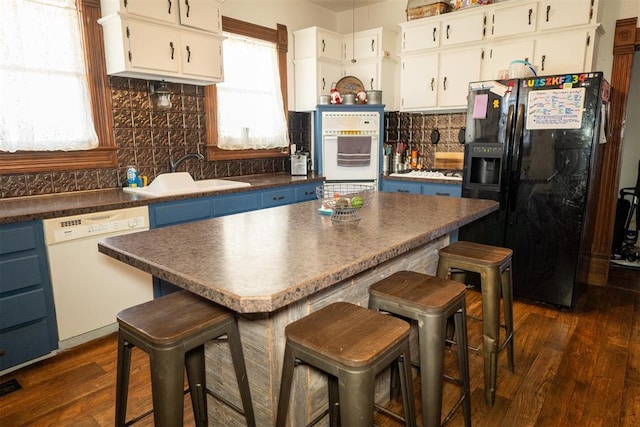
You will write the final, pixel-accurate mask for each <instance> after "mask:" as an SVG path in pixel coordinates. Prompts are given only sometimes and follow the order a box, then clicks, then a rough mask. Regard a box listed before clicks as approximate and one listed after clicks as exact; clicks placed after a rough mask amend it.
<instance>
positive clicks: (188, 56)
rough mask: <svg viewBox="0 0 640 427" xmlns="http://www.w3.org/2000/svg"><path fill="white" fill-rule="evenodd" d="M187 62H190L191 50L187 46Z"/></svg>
mask: <svg viewBox="0 0 640 427" xmlns="http://www.w3.org/2000/svg"><path fill="white" fill-rule="evenodd" d="M187 62H191V49H190V48H189V46H187Z"/></svg>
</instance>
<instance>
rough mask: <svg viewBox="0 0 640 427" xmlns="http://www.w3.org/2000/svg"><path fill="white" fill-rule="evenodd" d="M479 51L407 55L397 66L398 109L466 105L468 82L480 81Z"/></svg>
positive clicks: (449, 108)
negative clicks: (398, 75)
mask: <svg viewBox="0 0 640 427" xmlns="http://www.w3.org/2000/svg"><path fill="white" fill-rule="evenodd" d="M481 57H482V51H481V49H480V48H477V47H476V48H470V49H458V50H447V51H441V52H440V53H422V54H416V55H407V56H406V57H403V58H402V61H401V64H400V109H401V110H402V111H424V110H432V109H436V108H437V109H447V110H451V109H459V108H461V107H462V106H466V103H467V90H468V87H469V83H470V82H472V81H477V80H480V65H481Z"/></svg>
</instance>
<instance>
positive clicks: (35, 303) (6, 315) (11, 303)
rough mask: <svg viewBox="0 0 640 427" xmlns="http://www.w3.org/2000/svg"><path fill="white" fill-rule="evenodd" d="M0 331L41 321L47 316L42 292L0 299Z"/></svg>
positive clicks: (37, 291)
mask: <svg viewBox="0 0 640 427" xmlns="http://www.w3.org/2000/svg"><path fill="white" fill-rule="evenodd" d="M0 313H2V315H1V316H0V330H2V329H7V328H10V327H12V326H16V325H19V324H21V323H27V322H31V321H33V320H37V319H41V318H43V317H45V316H46V315H47V307H46V303H45V297H44V291H43V290H42V289H36V290H33V291H30V292H25V293H22V294H18V295H12V296H9V297H5V298H0Z"/></svg>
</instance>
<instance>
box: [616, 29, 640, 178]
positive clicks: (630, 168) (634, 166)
mask: <svg viewBox="0 0 640 427" xmlns="http://www.w3.org/2000/svg"><path fill="white" fill-rule="evenodd" d="M639 25H640V22H639ZM638 94H640V51H636V54H635V55H634V57H633V71H632V75H631V87H630V89H629V102H628V103H627V118H626V125H625V129H624V136H623V139H622V162H621V165H620V185H619V188H629V187H635V185H636V180H637V178H638V173H640V172H639V171H638V161H640V120H638V117H640V96H638Z"/></svg>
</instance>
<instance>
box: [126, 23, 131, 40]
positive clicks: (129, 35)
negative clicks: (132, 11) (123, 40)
mask: <svg viewBox="0 0 640 427" xmlns="http://www.w3.org/2000/svg"><path fill="white" fill-rule="evenodd" d="M127 38H128V39H130V38H131V31H129V27H128V26H127Z"/></svg>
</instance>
